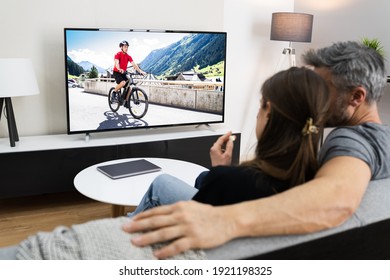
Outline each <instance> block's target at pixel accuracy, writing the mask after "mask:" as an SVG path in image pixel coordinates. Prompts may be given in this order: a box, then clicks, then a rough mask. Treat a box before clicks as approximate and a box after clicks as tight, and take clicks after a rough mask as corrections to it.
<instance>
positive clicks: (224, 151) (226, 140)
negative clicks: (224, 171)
mask: <svg viewBox="0 0 390 280" xmlns="http://www.w3.org/2000/svg"><path fill="white" fill-rule="evenodd" d="M234 139H235V137H234V136H233V135H232V132H231V131H229V132H228V133H226V134H224V135H222V136H221V137H219V138H218V140H217V141H216V142H215V143H214V145H213V146H212V147H211V149H210V159H211V166H217V165H231V164H232V154H233V146H234V145H233V141H234Z"/></svg>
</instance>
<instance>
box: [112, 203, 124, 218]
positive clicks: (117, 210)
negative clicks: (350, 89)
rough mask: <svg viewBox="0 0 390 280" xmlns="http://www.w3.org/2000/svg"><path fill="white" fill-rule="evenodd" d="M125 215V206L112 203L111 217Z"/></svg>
mask: <svg viewBox="0 0 390 280" xmlns="http://www.w3.org/2000/svg"><path fill="white" fill-rule="evenodd" d="M124 215H125V206H122V205H115V204H112V206H111V217H113V218H115V217H119V216H124Z"/></svg>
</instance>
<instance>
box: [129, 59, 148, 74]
mask: <svg viewBox="0 0 390 280" xmlns="http://www.w3.org/2000/svg"><path fill="white" fill-rule="evenodd" d="M131 65H132V66H133V67H134V68H135V70H137V71H138V72H139V73H141V74H142V75H146V72H144V71H143V70H141V68H139V66H138V65H137V63H135V62H134V61H133V62H132V63H131Z"/></svg>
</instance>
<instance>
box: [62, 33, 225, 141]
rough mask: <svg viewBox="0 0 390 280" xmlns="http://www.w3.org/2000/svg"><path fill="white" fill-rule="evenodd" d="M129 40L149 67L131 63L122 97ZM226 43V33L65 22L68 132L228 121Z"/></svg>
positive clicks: (133, 53)
mask: <svg viewBox="0 0 390 280" xmlns="http://www.w3.org/2000/svg"><path fill="white" fill-rule="evenodd" d="M122 41H127V42H128V44H129V47H128V52H127V54H128V55H130V56H131V58H132V60H133V62H134V63H135V64H136V65H137V66H138V67H139V68H140V69H141V70H142V71H144V72H145V73H144V74H140V73H139V72H138V71H137V70H136V69H135V68H134V67H133V65H132V63H130V62H129V63H128V68H127V69H126V72H128V73H129V76H128V78H129V77H130V79H129V80H130V82H131V84H130V87H129V93H128V94H127V93H126V94H122V95H120V94H118V93H117V92H114V88H115V87H116V85H117V83H116V81H115V79H114V76H115V75H114V73H113V70H114V66H115V65H114V57H115V55H116V54H117V53H119V52H122V49H121V48H120V46H119V45H120V43H121V42H122ZM226 42H227V34H226V32H204V31H174V30H132V29H129V30H124V29H87V28H65V29H64V43H65V48H64V50H65V52H64V53H65V68H66V81H65V86H66V102H67V125H68V134H75V133H86V134H89V133H92V132H102V131H113V130H124V129H139V128H156V127H166V126H183V125H201V124H212V123H222V122H224V107H225V68H226ZM123 70H124V69H123ZM122 90H123V91H124V89H122ZM110 92H111V94H110ZM127 101H129V102H127Z"/></svg>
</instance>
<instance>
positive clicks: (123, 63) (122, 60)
mask: <svg viewBox="0 0 390 280" xmlns="http://www.w3.org/2000/svg"><path fill="white" fill-rule="evenodd" d="M114 59H118V60H119V67H120V68H121V69H122V70H126V69H127V64H128V63H129V62H130V63H131V62H133V59H132V58H131V56H130V55H128V54H127V53H123V52H118V53H117V54H116V55H115V56H114ZM113 70H114V71H115V72H119V71H118V70H119V69H117V68H116V66H115V65H114V69H113Z"/></svg>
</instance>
